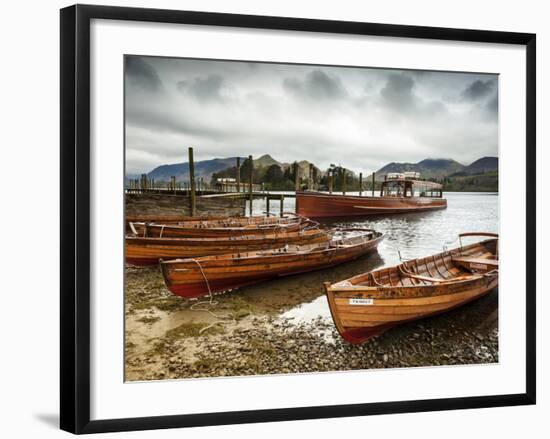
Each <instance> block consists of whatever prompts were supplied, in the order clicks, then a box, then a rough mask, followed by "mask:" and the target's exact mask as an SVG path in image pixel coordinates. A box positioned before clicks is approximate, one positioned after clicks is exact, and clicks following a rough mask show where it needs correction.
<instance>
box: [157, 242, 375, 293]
mask: <svg viewBox="0 0 550 439" xmlns="http://www.w3.org/2000/svg"><path fill="white" fill-rule="evenodd" d="M381 239H382V235H380V236H378V237H376V238H374V239H371V240H369V241H367V242H364V243H362V244H360V245H355V246H350V247H345V248H336V247H332V248H331V247H327V248H326V249H324V250H319V251H312V252H310V253H303V254H299V253H298V254H295V253H292V254H285V253H281V254H276V255H265V256H256V257H244V258H241V257H239V256H238V255H228V256H227V257H225V258H223V259H216V258H198V259H195V260H189V259H187V260H180V261H168V262H163V261H161V270H162V273H163V276H164V280H165V283H166V286H167V287H168V289H169V290H170V291H171V292H172V293H174V294H176V295H179V296H183V297H199V296H204V295H208V294H211V293H219V292H225V291H229V290H232V289H235V288H239V287H243V286H246V285H251V284H255V283H258V282H261V281H265V280H269V279H274V278H277V277H282V276H290V275H294V274H299V273H307V272H310V271H315V270H320V269H324V268H328V267H332V266H335V265H338V264H342V263H345V262H349V261H351V260H354V259H357V258H359V257H361V256H364V255H366V254H368V253H370V252H372V251H374V250H375V249H376V247H377V246H378V243H379V242H380V241H381Z"/></svg>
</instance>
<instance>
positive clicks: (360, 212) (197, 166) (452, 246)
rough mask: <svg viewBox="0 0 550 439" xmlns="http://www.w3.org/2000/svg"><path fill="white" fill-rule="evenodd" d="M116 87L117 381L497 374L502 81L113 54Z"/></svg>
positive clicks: (436, 73) (425, 72) (470, 75)
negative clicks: (120, 225) (120, 194)
mask: <svg viewBox="0 0 550 439" xmlns="http://www.w3.org/2000/svg"><path fill="white" fill-rule="evenodd" d="M404 67H406V66H404ZM124 89H125V96H124V106H125V108H124V113H125V115H124V132H125V181H124V192H125V261H124V262H122V261H121V263H124V264H125V285H124V288H125V296H124V297H125V299H124V300H125V379H126V381H150V380H163V379H194V378H215V377H224V376H225V377H237V376H248V375H269V374H288V373H292V374H296V373H312V372H337V371H350V370H365V369H377V368H409V367H420V366H422V367H429V366H430V367H436V366H459V365H467V364H482V363H498V361H499V343H498V341H499V340H498V336H499V334H498V266H499V245H498V231H499V184H498V170H499V167H498V145H499V134H498V133H499V117H498V96H499V95H498V90H499V84H498V75H496V74H490V73H481V72H450V71H428V70H407V69H405V68H404V69H403V70H399V69H393V68H392V69H389V68H388V69H385V68H368V67H354V66H328V65H307V64H285V63H266V62H254V61H246V62H245V61H233V60H211V59H191V58H170V57H156V56H141V55H125V58H124Z"/></svg>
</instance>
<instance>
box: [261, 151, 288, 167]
mask: <svg viewBox="0 0 550 439" xmlns="http://www.w3.org/2000/svg"><path fill="white" fill-rule="evenodd" d="M271 165H278V166H280V167H281V169H284V168H286V167H287V166H288V164H287V163H281V162H279V161H277V160H275V159H274V158H273V157H271V156H270V155H269V154H264V155H263V156H261V157H260V158H257V159H255V160H254V166H255V167H262V168H268V167H269V166H271Z"/></svg>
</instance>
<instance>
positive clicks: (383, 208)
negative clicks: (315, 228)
mask: <svg viewBox="0 0 550 439" xmlns="http://www.w3.org/2000/svg"><path fill="white" fill-rule="evenodd" d="M446 207H447V200H446V199H445V198H443V193H442V186H441V184H439V183H434V182H431V181H425V180H417V179H410V178H405V177H398V178H391V179H387V180H385V181H383V182H382V185H381V189H380V194H379V196H376V197H374V196H373V197H370V196H358V195H343V194H337V193H332V194H329V193H326V192H314V191H304V192H296V213H298V214H299V215H303V216H306V217H308V218H325V217H347V216H368V215H389V214H396V213H410V212H425V211H430V210H437V209H445V208H446Z"/></svg>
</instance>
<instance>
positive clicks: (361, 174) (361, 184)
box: [359, 172, 363, 196]
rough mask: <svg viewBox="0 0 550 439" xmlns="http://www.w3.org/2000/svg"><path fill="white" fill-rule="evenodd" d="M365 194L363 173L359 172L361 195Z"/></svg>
mask: <svg viewBox="0 0 550 439" xmlns="http://www.w3.org/2000/svg"><path fill="white" fill-rule="evenodd" d="M361 195H363V173H362V172H360V173H359V196H361Z"/></svg>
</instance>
